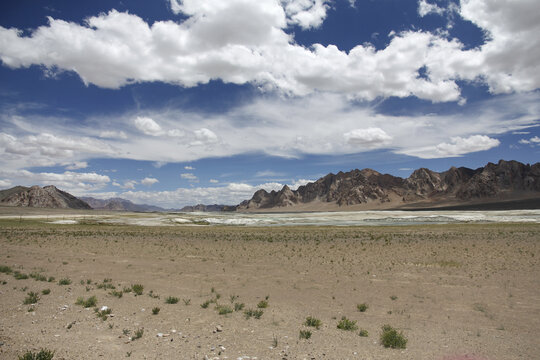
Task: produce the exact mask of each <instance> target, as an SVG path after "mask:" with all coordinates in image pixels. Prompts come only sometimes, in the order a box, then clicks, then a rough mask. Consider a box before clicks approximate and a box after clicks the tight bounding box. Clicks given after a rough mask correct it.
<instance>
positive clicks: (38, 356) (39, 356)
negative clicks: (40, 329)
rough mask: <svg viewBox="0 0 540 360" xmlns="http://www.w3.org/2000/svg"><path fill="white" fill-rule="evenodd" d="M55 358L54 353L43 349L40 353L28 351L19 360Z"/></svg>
mask: <svg viewBox="0 0 540 360" xmlns="http://www.w3.org/2000/svg"><path fill="white" fill-rule="evenodd" d="M53 357H54V351H51V350H46V349H41V350H40V351H39V352H38V353H33V352H31V351H27V352H26V353H25V354H24V355H22V356H19V357H18V359H19V360H51V359H52V358H53Z"/></svg>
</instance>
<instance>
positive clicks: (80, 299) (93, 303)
mask: <svg viewBox="0 0 540 360" xmlns="http://www.w3.org/2000/svg"><path fill="white" fill-rule="evenodd" d="M97 302H98V301H97V297H95V296H90V297H89V298H88V299H86V300H85V299H84V298H83V297H82V296H80V297H78V298H77V301H76V302H75V305H81V306H84V307H85V308H89V307H94V306H96V304H97Z"/></svg>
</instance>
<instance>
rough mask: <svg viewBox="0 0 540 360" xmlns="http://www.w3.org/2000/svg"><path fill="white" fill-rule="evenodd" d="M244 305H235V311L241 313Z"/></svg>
mask: <svg viewBox="0 0 540 360" xmlns="http://www.w3.org/2000/svg"><path fill="white" fill-rule="evenodd" d="M244 306H245V305H244V303H234V311H240V310H242V309H243V308H244Z"/></svg>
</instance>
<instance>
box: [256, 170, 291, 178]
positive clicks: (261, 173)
mask: <svg viewBox="0 0 540 360" xmlns="http://www.w3.org/2000/svg"><path fill="white" fill-rule="evenodd" d="M284 175H285V174H284V173H281V172H277V171H273V170H263V171H257V172H256V173H255V177H278V176H284Z"/></svg>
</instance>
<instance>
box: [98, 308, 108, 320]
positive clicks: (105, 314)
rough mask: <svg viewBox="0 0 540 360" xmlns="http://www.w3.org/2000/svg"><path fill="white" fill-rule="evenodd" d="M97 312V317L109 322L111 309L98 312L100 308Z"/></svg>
mask: <svg viewBox="0 0 540 360" xmlns="http://www.w3.org/2000/svg"><path fill="white" fill-rule="evenodd" d="M95 311H96V315H97V317H98V318H100V319H101V320H103V321H105V320H107V318H108V317H109V315H110V314H111V313H112V309H111V308H107V309H105V310H98V308H96V309H95Z"/></svg>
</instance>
